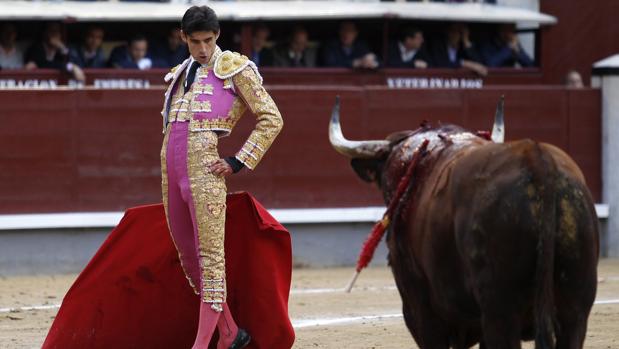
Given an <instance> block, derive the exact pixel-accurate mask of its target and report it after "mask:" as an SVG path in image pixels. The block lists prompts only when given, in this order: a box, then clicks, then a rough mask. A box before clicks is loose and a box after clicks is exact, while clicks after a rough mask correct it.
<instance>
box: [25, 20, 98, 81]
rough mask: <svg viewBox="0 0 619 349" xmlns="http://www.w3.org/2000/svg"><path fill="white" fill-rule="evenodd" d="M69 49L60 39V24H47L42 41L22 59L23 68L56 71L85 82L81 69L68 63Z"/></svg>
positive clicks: (34, 45)
mask: <svg viewBox="0 0 619 349" xmlns="http://www.w3.org/2000/svg"><path fill="white" fill-rule="evenodd" d="M68 58H69V49H68V48H67V46H66V45H65V43H64V41H63V39H62V27H61V26H60V23H54V22H52V23H48V24H47V25H46V26H45V31H44V32H43V40H42V41H40V42H37V43H35V44H33V45H32V46H31V47H30V48H29V49H28V51H26V55H25V57H24V62H25V63H26V64H25V66H24V67H25V68H26V69H28V70H32V69H37V68H44V69H58V70H60V71H63V72H67V73H69V74H71V75H73V78H74V79H76V80H78V81H85V80H86V77H85V75H84V72H83V71H82V69H81V68H80V67H79V66H78V65H76V64H73V63H71V62H69V59H68Z"/></svg>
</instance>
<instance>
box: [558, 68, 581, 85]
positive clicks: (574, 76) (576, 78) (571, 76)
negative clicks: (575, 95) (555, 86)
mask: <svg viewBox="0 0 619 349" xmlns="http://www.w3.org/2000/svg"><path fill="white" fill-rule="evenodd" d="M563 83H564V84H565V86H566V87H571V88H583V87H585V84H584V83H583V82H582V76H581V75H580V73H579V72H578V71H576V70H570V71H568V72H567V74H565V79H564V81H563Z"/></svg>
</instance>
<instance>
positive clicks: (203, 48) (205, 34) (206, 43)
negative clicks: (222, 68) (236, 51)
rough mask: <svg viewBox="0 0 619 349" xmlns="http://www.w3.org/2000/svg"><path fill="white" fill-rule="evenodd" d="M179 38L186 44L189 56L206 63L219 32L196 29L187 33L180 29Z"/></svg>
mask: <svg viewBox="0 0 619 349" xmlns="http://www.w3.org/2000/svg"><path fill="white" fill-rule="evenodd" d="M181 38H182V39H183V41H184V42H185V43H186V44H187V48H188V49H189V54H191V57H193V59H195V60H196V61H198V62H199V63H200V64H203V65H206V64H207V63H208V62H209V60H210V59H211V57H212V56H213V52H215V47H216V46H217V43H216V42H217V38H219V32H213V31H197V32H193V33H191V34H188V35H187V34H185V33H184V32H182V31H181Z"/></svg>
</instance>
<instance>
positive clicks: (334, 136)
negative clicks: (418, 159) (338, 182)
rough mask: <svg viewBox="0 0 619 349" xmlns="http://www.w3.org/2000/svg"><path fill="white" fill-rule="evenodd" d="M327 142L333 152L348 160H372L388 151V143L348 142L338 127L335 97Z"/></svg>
mask: <svg viewBox="0 0 619 349" xmlns="http://www.w3.org/2000/svg"><path fill="white" fill-rule="evenodd" d="M329 141H330V142H331V145H332V146H333V148H335V150H336V151H337V152H338V153H340V154H342V155H345V156H347V157H349V158H357V159H372V158H376V157H379V156H381V155H382V154H385V152H387V151H388V150H389V141H349V140H348V139H346V138H344V135H343V134H342V128H341V127H340V96H337V97H335V106H333V112H332V113H331V122H330V123H329Z"/></svg>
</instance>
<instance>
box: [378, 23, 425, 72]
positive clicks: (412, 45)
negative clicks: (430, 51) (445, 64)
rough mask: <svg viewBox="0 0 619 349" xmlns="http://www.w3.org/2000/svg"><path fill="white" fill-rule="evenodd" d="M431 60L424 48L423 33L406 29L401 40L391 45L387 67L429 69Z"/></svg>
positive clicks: (415, 29)
mask: <svg viewBox="0 0 619 349" xmlns="http://www.w3.org/2000/svg"><path fill="white" fill-rule="evenodd" d="M428 62H429V58H428V55H427V53H426V52H425V50H424V47H423V32H422V31H421V30H419V29H417V28H406V29H404V30H403V31H402V34H401V35H400V39H399V40H398V41H393V42H391V43H390V44H389V55H388V58H387V66H389V67H393V68H427V67H428Z"/></svg>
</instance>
